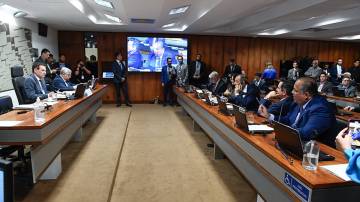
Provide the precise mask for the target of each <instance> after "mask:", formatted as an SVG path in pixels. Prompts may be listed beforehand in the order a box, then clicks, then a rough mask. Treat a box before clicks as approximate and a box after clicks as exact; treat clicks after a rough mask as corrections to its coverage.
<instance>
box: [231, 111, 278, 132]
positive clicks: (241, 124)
mask: <svg viewBox="0 0 360 202" xmlns="http://www.w3.org/2000/svg"><path fill="white" fill-rule="evenodd" d="M234 114H235V122H236V125H237V127H238V128H240V129H243V130H245V131H246V132H249V133H253V134H254V133H262V134H266V133H271V132H273V131H274V129H273V128H271V127H269V126H268V125H265V124H248V121H247V118H246V113H245V109H244V108H239V110H236V111H235V112H234Z"/></svg>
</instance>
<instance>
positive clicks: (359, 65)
mask: <svg viewBox="0 0 360 202" xmlns="http://www.w3.org/2000/svg"><path fill="white" fill-rule="evenodd" d="M349 72H350V73H351V76H352V77H353V78H354V80H355V82H356V83H360V60H358V59H357V60H355V61H354V66H352V67H350V68H349Z"/></svg>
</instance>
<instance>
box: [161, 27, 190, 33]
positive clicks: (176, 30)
mask: <svg viewBox="0 0 360 202" xmlns="http://www.w3.org/2000/svg"><path fill="white" fill-rule="evenodd" d="M187 28H188V26H187V25H183V26H182V27H174V28H168V29H164V30H165V31H170V32H183V31H184V30H185V29H187Z"/></svg>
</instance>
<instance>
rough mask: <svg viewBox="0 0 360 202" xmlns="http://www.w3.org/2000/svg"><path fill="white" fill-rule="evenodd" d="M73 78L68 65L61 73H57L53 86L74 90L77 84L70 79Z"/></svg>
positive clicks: (63, 89) (62, 89) (59, 88)
mask: <svg viewBox="0 0 360 202" xmlns="http://www.w3.org/2000/svg"><path fill="white" fill-rule="evenodd" d="M70 78H71V70H70V69H69V68H67V67H63V68H61V70H60V75H56V77H55V79H54V81H53V87H54V88H55V89H56V90H60V91H72V90H74V89H75V85H74V84H72V83H71V82H70V81H69V80H70Z"/></svg>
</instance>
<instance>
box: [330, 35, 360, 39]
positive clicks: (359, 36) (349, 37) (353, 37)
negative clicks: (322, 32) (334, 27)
mask: <svg viewBox="0 0 360 202" xmlns="http://www.w3.org/2000/svg"><path fill="white" fill-rule="evenodd" d="M335 39H342V40H359V39H360V34H358V35H353V36H343V37H338V38H335Z"/></svg>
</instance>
